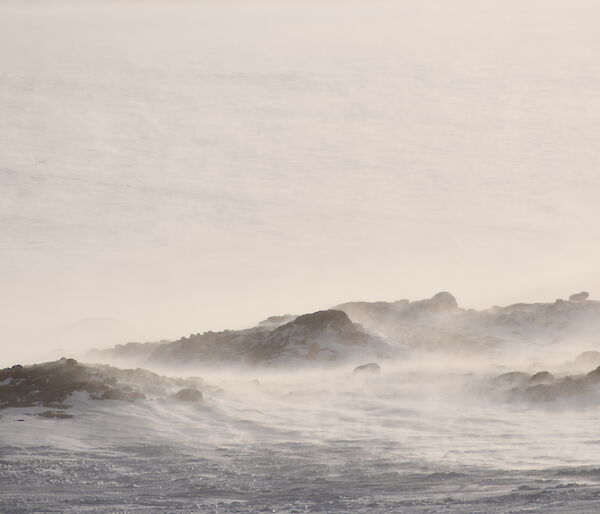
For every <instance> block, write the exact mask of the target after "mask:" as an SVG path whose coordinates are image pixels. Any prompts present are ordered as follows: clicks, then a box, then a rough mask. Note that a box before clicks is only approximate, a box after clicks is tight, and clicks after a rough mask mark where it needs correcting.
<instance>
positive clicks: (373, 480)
mask: <svg viewBox="0 0 600 514" xmlns="http://www.w3.org/2000/svg"><path fill="white" fill-rule="evenodd" d="M206 378H207V380H208V381H209V382H210V383H212V384H214V385H218V386H220V387H221V390H214V392H212V393H209V394H205V399H204V401H203V402H201V403H197V404H185V403H181V402H179V403H178V402H173V401H165V400H144V401H138V402H133V403H130V402H119V401H110V400H107V401H94V400H88V399H87V398H86V397H85V395H83V394H76V395H75V398H74V399H73V400H72V404H73V407H72V408H71V409H69V410H68V412H69V413H70V414H72V415H73V416H74V417H73V418H72V419H44V418H39V417H36V416H32V415H30V414H32V413H35V412H36V409H39V408H29V409H7V410H4V411H3V412H2V417H1V418H0V430H1V431H0V434H1V436H0V441H1V447H0V484H1V489H0V510H1V511H2V512H11V513H18V512H81V511H84V512H85V511H95V512H137V511H144V510H146V511H149V512H195V511H202V512H306V511H310V512H337V511H345V512H384V511H395V512H507V511H510V512H531V511H535V512H591V511H593V510H595V509H597V508H600V470H599V469H598V462H599V461H600V460H599V459H600V438H599V437H598V432H597V427H598V423H599V422H600V414H599V413H598V410H597V408H596V405H597V401H598V398H597V397H596V398H595V399H593V400H591V399H588V402H587V404H586V403H585V402H584V403H578V402H573V401H570V402H563V403H560V402H555V403H551V404H542V405H532V404H524V403H509V402H505V403H503V402H498V401H491V400H490V398H489V397H486V396H485V395H482V394H481V393H480V391H479V389H478V388H477V387H475V386H476V384H477V383H478V380H479V379H475V378H473V376H472V375H466V374H465V373H464V372H460V371H459V370H456V371H455V372H448V371H443V368H442V367H441V366H432V367H431V369H430V370H429V371H427V370H426V369H425V368H424V367H419V368H413V369H412V370H411V367H410V366H406V365H405V366H398V367H389V366H388V367H387V368H386V367H384V368H383V370H382V373H381V374H379V375H367V376H362V375H355V374H353V373H352V372H351V369H347V368H342V369H338V370H329V371H323V370H321V371H318V372H312V373H311V372H302V373H289V372H288V373H286V374H277V373H271V374H266V375H265V374H262V375H261V376H260V378H259V379H258V380H257V379H256V375H253V373H251V372H249V373H248V374H246V375H242V374H240V373H239V372H238V373H236V374H235V375H234V374H232V375H230V376H227V375H223V374H219V375H217V374H215V375H213V376H210V375H209V376H207V377H206ZM70 403H71V402H70ZM26 412H27V413H29V414H26Z"/></svg>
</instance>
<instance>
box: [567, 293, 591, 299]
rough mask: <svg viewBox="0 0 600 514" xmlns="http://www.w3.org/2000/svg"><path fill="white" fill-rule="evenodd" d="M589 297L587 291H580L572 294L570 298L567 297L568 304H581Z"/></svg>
mask: <svg viewBox="0 0 600 514" xmlns="http://www.w3.org/2000/svg"><path fill="white" fill-rule="evenodd" d="M589 297H590V293H588V292H587V291H582V292H581V293H575V294H572V295H571V296H569V301H570V302H583V301H584V300H587V299H588V298H589Z"/></svg>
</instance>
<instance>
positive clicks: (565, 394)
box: [491, 366, 600, 402]
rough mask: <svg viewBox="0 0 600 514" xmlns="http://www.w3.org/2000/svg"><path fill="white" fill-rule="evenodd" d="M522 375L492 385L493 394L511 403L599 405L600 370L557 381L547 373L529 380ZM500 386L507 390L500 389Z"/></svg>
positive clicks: (509, 375) (507, 375)
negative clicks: (580, 402)
mask: <svg viewBox="0 0 600 514" xmlns="http://www.w3.org/2000/svg"><path fill="white" fill-rule="evenodd" d="M527 376H528V375H527V374H526V373H522V372H520V371H513V372H510V373H505V374H503V375H500V376H499V377H495V378H494V379H492V381H491V386H492V392H495V393H500V396H499V397H501V398H504V399H508V400H528V401H533V402H547V401H554V400H559V399H563V398H569V397H573V396H580V397H582V398H588V399H592V400H593V401H594V402H596V401H597V397H598V396H597V395H598V394H599V393H600V366H599V367H598V368H596V369H595V370H593V371H591V372H589V373H588V374H587V375H567V376H564V377H560V378H556V377H555V376H554V375H552V373H550V372H548V371H540V372H538V373H536V374H535V375H533V376H532V377H530V378H529V379H527ZM499 384H501V385H502V384H503V385H504V387H501V388H498V387H497V386H498V385H499Z"/></svg>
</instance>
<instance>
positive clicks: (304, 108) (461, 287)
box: [0, 0, 600, 350]
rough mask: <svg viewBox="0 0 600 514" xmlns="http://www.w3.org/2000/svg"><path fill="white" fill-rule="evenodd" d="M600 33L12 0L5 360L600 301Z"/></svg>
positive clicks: (288, 5) (388, 15)
mask: <svg viewBox="0 0 600 514" xmlns="http://www.w3.org/2000/svg"><path fill="white" fill-rule="evenodd" d="M599 16H600V5H599V4H598V2H597V1H595V0H589V1H586V0H569V1H566V0H564V1H559V0H555V1H549V0H543V1H542V0H506V1H502V2H498V1H497V0H494V1H491V0H490V1H488V0H453V1H437V0H435V1H434V0H406V1H402V2H397V1H395V0H393V1H392V0H390V1H389V2H386V1H372V0H364V1H353V2H346V1H344V2H342V1H330V0H329V1H328V0H325V1H319V2H316V1H308V0H294V1H290V0H283V1H282V0H277V1H272V2H259V1H254V0H250V1H244V2H235V1H227V2H168V1H166V0H165V1H164V2H154V3H146V2H131V3H125V2H123V3H121V2H105V1H100V0H98V1H86V2H79V1H78V2H75V1H73V2H71V3H69V2H62V3H59V2H39V3H38V2H26V3H25V2H14V3H13V2H10V1H4V2H2V3H1V4H0V63H1V66H0V284H1V286H2V287H1V289H2V292H1V294H0V308H1V310H2V316H0V336H2V343H0V344H2V345H5V346H6V348H9V347H10V349H13V350H14V349H15V348H16V347H17V346H19V345H20V346H19V348H22V347H24V345H25V346H27V347H28V348H33V349H35V348H39V347H41V346H45V345H47V344H52V345H55V344H60V343H61V338H63V337H64V339H65V340H66V341H67V340H68V339H69V337H71V335H68V334H71V332H72V333H73V334H79V332H77V330H78V327H84V329H85V330H88V329H90V327H91V329H90V330H95V328H94V327H96V328H98V330H99V332H100V333H102V334H104V335H102V337H103V338H105V339H100V341H99V342H98V341H96V340H94V341H92V340H91V339H90V341H88V342H90V343H93V344H102V343H103V342H104V341H106V343H107V344H113V342H115V340H128V339H160V338H161V337H177V336H180V335H184V334H189V333H190V332H192V331H193V332H198V331H204V330H208V329H220V328H238V327H244V326H249V325H253V324H254V323H256V322H257V321H259V320H260V319H262V318H264V317H266V316H268V315H271V314H282V313H286V312H294V313H302V312H308V311H314V310H317V309H319V308H323V307H328V306H331V305H334V304H336V303H339V302H342V301H348V300H356V299H362V300H395V299H401V298H423V297H429V296H431V295H433V294H434V293H435V292H437V291H439V290H449V291H451V292H453V293H454V294H455V295H456V296H457V298H458V300H459V303H460V304H461V305H464V306H469V307H477V308H480V307H488V306H491V305H492V304H503V303H511V302H516V301H536V300H542V301H552V300H554V299H555V298H556V297H565V296H568V294H569V293H572V292H574V291H578V290H581V289H588V290H590V291H591V293H592V296H593V295H594V292H597V294H598V296H600V273H599V271H598V262H599V261H600V229H599V222H598V220H599V219H600V201H599V199H600V166H599V165H600V145H599V144H598V137H599V134H600V67H598V62H599V59H600V31H598V30H597V28H598V27H597V20H598V19H599ZM90 318H91V320H90ZM86 320H88V321H86ZM65 327H66V328H65ZM86 327H87V328H86ZM85 330H84V332H83V333H85ZM103 330H104V332H103ZM48 334H54V336H47V335H48ZM56 334H58V335H56ZM61 334H62V335H61ZM65 334H67V335H65ZM46 337H49V339H45V338H46ZM52 337H54V339H52ZM77 337H79V336H78V335H77ZM48 340H51V341H50V343H47V341H48ZM7 341H10V342H7ZM66 344H71V343H70V342H69V341H67V343H66ZM81 344H82V345H85V344H87V342H86V343H83V342H82V343H81Z"/></svg>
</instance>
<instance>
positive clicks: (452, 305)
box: [429, 291, 458, 310]
mask: <svg viewBox="0 0 600 514" xmlns="http://www.w3.org/2000/svg"><path fill="white" fill-rule="evenodd" d="M429 301H430V302H431V304H432V305H434V306H435V307H436V308H438V309H440V310H453V309H458V302H457V301H456V298H454V296H452V295H451V294H450V293H448V292H447V291H442V292H441V293H437V294H436V295H434V296H433V297H432V298H431V300H429Z"/></svg>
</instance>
